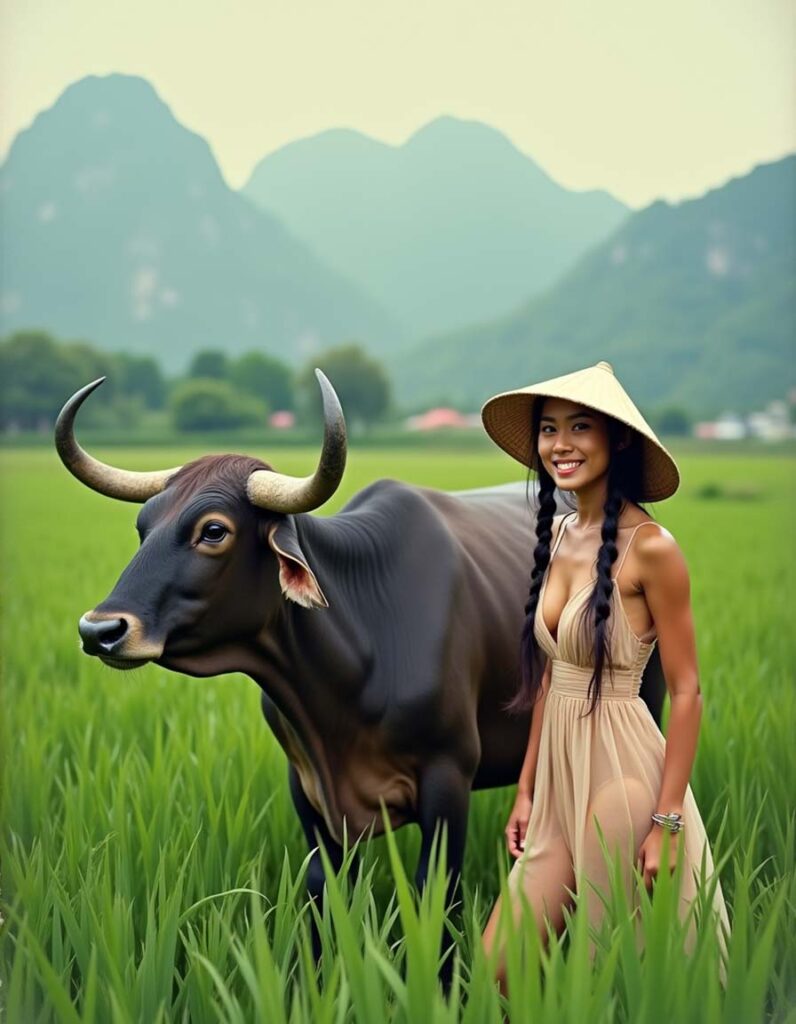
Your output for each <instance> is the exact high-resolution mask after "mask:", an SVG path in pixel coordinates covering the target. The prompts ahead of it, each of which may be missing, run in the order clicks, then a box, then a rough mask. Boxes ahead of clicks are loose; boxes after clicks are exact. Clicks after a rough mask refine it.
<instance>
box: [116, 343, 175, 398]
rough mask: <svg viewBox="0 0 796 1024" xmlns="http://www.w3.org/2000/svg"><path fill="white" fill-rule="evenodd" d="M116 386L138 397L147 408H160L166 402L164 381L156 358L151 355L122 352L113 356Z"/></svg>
mask: <svg viewBox="0 0 796 1024" xmlns="http://www.w3.org/2000/svg"><path fill="white" fill-rule="evenodd" d="M114 363H115V370H114V372H115V374H116V375H117V376H118V387H119V391H121V392H122V393H123V394H125V395H129V396H130V397H132V398H136V399H138V400H139V401H140V402H141V404H142V405H144V406H145V407H146V408H147V409H162V408H163V406H164V404H165V402H166V381H165V380H164V378H163V374H162V372H161V369H160V365H159V363H158V362H157V360H155V359H153V358H152V357H151V356H131V355H126V354H124V353H122V354H121V355H118V356H116V357H115V358H114Z"/></svg>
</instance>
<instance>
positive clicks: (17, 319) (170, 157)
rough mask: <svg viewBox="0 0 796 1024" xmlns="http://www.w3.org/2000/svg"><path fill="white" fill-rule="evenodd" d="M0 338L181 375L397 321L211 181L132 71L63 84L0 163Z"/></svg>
mask: <svg viewBox="0 0 796 1024" xmlns="http://www.w3.org/2000/svg"><path fill="white" fill-rule="evenodd" d="M0 196H2V211H3V236H4V237H3V248H2V261H3V262H2V297H1V299H0V302H1V306H0V309H1V311H2V320H3V329H4V331H9V330H12V329H14V328H16V327H21V326H24V327H41V328H46V329H48V330H52V331H54V332H56V333H57V334H58V335H60V336H61V337H69V336H72V337H78V336H79V337H84V338H86V339H89V340H90V341H92V342H94V343H96V344H97V345H100V346H101V347H103V348H106V349H109V350H119V349H128V350H131V351H134V352H138V353H148V354H154V355H157V356H158V358H159V359H160V360H161V362H162V363H163V364H164V365H165V366H167V367H168V368H171V369H176V368H181V367H183V366H184V364H185V363H186V361H187V359H188V357H189V355H190V354H191V353H192V352H195V351H196V350H197V349H200V348H206V347H221V348H224V349H225V350H227V351H228V352H239V351H243V350H247V349H252V348H255V347H257V348H260V349H264V350H268V351H270V352H272V353H275V354H280V355H282V357H283V358H286V359H288V360H289V361H291V362H295V361H297V360H301V359H303V358H305V357H306V356H307V355H309V354H310V353H311V352H313V351H315V350H316V349H318V348H320V347H324V346H327V345H329V344H332V343H336V342H340V341H344V340H349V339H352V338H357V339H361V340H362V341H363V342H366V343H367V344H368V346H369V347H370V349H371V350H372V351H374V352H380V351H383V350H384V349H385V348H387V347H389V346H391V345H393V344H394V343H395V342H396V340H397V339H398V338H399V337H400V336H401V334H402V329H401V327H400V325H399V324H398V323H397V320H396V319H395V318H394V317H392V316H391V315H390V314H388V313H387V312H386V311H385V310H384V309H382V308H381V307H380V306H379V304H378V303H377V302H376V301H374V300H373V299H372V298H371V297H370V296H369V295H367V293H365V292H364V291H363V290H362V289H361V288H360V287H359V286H358V285H355V284H353V283H352V282H350V281H347V280H346V279H345V278H344V277H343V275H341V274H340V273H339V272H338V271H335V270H332V269H330V268H328V267H327V266H325V265H324V264H323V263H322V261H321V260H319V259H318V258H317V256H316V255H315V254H314V253H313V252H311V251H310V250H309V249H308V248H307V246H306V245H304V244H303V243H302V242H300V241H299V240H298V239H297V238H295V236H294V235H292V234H291V233H290V232H289V230H287V229H286V228H285V227H284V226H283V225H282V224H281V223H280V222H279V221H278V220H277V219H276V218H275V217H273V216H272V215H269V214H267V213H264V212H263V211H262V210H260V209H258V208H257V207H256V206H255V205H254V204H253V203H252V202H250V201H249V200H248V199H247V198H246V197H245V196H242V195H240V194H239V193H237V192H235V191H233V190H232V189H230V188H229V187H228V186H227V185H226V183H225V182H224V180H223V178H222V176H221V173H220V171H219V168H218V166H217V164H216V161H215V159H214V158H213V155H212V153H211V150H210V148H209V146H208V145H207V143H206V142H205V141H204V139H202V138H201V137H200V136H198V135H196V134H194V133H192V132H190V131H187V130H186V129H185V128H183V127H182V126H181V125H180V124H179V123H178V122H177V121H176V120H175V118H174V116H173V115H172V113H171V111H170V110H169V108H168V107H167V106H166V105H165V104H164V103H163V102H162V101H161V100H160V99H159V97H158V96H157V94H156V93H155V91H154V89H153V88H152V86H151V85H149V84H148V83H147V82H146V81H144V80H143V79H141V78H135V77H129V76H125V75H110V76H108V77H104V78H96V77H90V78H84V79H82V80H81V81H79V82H77V83H75V84H74V85H72V86H70V87H69V88H68V89H67V90H66V91H65V92H64V93H63V94H62V96H61V97H60V98H59V100H58V101H57V102H56V103H55V105H54V106H53V107H52V108H51V109H49V110H47V111H45V112H43V113H41V114H40V115H39V116H38V117H37V118H36V119H35V121H34V122H33V124H32V125H31V127H30V128H28V129H27V130H26V131H23V132H21V133H20V134H19V135H18V136H17V138H16V139H15V141H14V143H13V146H12V148H11V150H10V152H9V155H8V158H7V159H6V161H5V163H4V165H3V167H2V169H1V170H0Z"/></svg>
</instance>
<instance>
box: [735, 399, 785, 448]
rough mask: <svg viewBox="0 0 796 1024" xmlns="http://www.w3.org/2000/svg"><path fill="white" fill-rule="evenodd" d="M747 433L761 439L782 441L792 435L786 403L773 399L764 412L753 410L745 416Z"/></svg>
mask: <svg viewBox="0 0 796 1024" xmlns="http://www.w3.org/2000/svg"><path fill="white" fill-rule="evenodd" d="M746 422H747V424H748V426H749V433H750V434H751V435H752V437H759V438H761V439H762V440H763V441H784V440H785V438H787V437H793V433H794V431H793V424H792V423H791V422H790V411H789V409H788V403H787V402H782V401H780V400H778V399H775V400H774V401H773V402H769V403H768V405H767V406H766V408H765V412H753V413H750V414H749V415H748V416H747V417H746Z"/></svg>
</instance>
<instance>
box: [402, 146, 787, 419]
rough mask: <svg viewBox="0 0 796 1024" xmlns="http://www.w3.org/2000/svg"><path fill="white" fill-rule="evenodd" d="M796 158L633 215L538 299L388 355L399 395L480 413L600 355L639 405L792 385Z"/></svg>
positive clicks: (746, 394) (762, 394) (701, 401)
mask: <svg viewBox="0 0 796 1024" xmlns="http://www.w3.org/2000/svg"><path fill="white" fill-rule="evenodd" d="M794 228H796V156H794V155H791V156H788V157H786V158H785V159H783V160H779V161H776V162H773V163H769V164H763V165H760V166H759V167H756V168H755V169H754V170H753V171H752V172H751V173H749V174H748V175H746V176H744V177H741V178H736V179H733V180H731V181H730V182H728V183H727V184H726V185H724V186H723V187H721V188H718V189H714V190H713V191H711V192H708V193H707V194H706V195H704V196H702V197H700V198H698V199H692V200H688V201H685V202H681V203H679V204H676V205H670V204H668V203H665V202H662V201H658V202H655V203H653V204H652V205H651V206H649V207H647V208H645V209H643V210H641V211H639V212H638V213H635V214H633V215H632V216H631V217H630V218H629V219H628V220H627V221H626V222H625V223H624V224H623V225H622V226H621V227H620V228H619V229H618V230H617V231H616V232H614V234H613V235H612V236H611V237H610V238H609V239H607V240H606V241H604V242H603V243H602V244H600V245H598V246H597V247H595V248H594V249H593V250H592V251H591V252H589V253H587V254H586V255H585V256H584V257H583V258H582V259H581V260H580V261H579V262H578V263H577V265H576V266H575V267H573V268H572V269H571V270H570V271H569V272H568V273H567V274H565V275H564V276H563V277H562V278H561V279H560V280H559V281H558V282H557V283H556V284H555V285H554V286H553V287H552V288H551V289H550V290H549V291H548V292H547V293H546V294H545V295H543V296H540V297H537V298H535V299H533V300H531V301H530V302H528V303H526V304H524V305H523V306H521V307H520V308H519V309H517V310H516V311H515V312H513V313H512V314H510V315H508V316H505V317H503V318H501V319H499V320H494V321H492V322H487V323H482V324H480V325H474V326H471V327H469V328H468V329H466V330H463V331H460V332H453V333H446V334H444V335H437V336H434V337H428V338H426V339H425V340H424V341H422V342H420V343H418V344H417V345H415V346H413V347H412V348H410V349H408V350H406V351H404V352H403V353H401V354H400V355H399V356H397V357H395V358H394V359H393V360H392V363H391V366H390V369H391V372H392V373H393V379H394V382H395V385H396V391H397V394H398V397H399V398H400V399H401V400H402V401H403V402H405V403H406V404H408V405H411V406H421V405H423V404H424V403H428V402H436V401H441V400H446V401H453V402H457V403H463V404H465V405H470V406H472V407H480V405H481V404H482V403H483V402H484V401H485V400H486V399H487V398H488V397H489V396H490V395H492V394H494V393H496V392H499V391H503V390H509V389H511V388H515V387H522V386H523V385H524V384H527V383H530V382H531V381H534V380H544V379H546V378H549V377H553V376H557V375H558V374H561V373H567V372H569V371H571V370H575V369H578V368H579V367H581V366H586V365H589V364H591V363H594V362H597V361H598V360H600V359H607V360H608V361H609V362H611V363H612V365H613V367H614V369H615V370H616V372H617V374H618V375H619V376H620V377H621V379H622V381H623V383H625V384H626V386H627V388H628V390H629V391H630V393H631V394H632V395H633V397H634V398H635V399H636V400H637V401H638V402H639V403H641V404H642V405H644V406H659V407H660V406H662V405H665V404H678V405H682V406H684V407H686V408H688V409H690V410H692V412H694V413H695V414H699V415H714V414H717V413H720V412H722V411H723V410H726V409H734V410H736V411H739V412H743V411H749V410H751V409H754V408H759V407H760V406H761V404H762V403H764V402H765V401H767V400H769V399H771V398H774V397H783V396H784V395H785V393H786V391H787V390H788V389H789V388H792V387H794V386H796V350H795V345H796V232H795V231H794Z"/></svg>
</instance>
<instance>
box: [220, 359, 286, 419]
mask: <svg viewBox="0 0 796 1024" xmlns="http://www.w3.org/2000/svg"><path fill="white" fill-rule="evenodd" d="M229 379H230V381H231V383H232V384H233V386H234V387H235V388H237V390H238V391H241V392H243V393H244V394H247V395H253V396H254V397H255V398H261V399H263V401H265V402H266V403H267V404H268V408H269V409H274V410H276V409H294V408H295V396H294V394H293V372H292V370H291V369H290V367H289V366H288V365H287V363H283V362H282V361H281V360H279V359H276V358H274V357H273V356H269V355H266V354H265V353H263V352H246V353H245V354H244V355H242V356H240V357H239V358H238V359H236V360H235V361H234V362H233V363H232V365H231V366H230V371H229Z"/></svg>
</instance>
